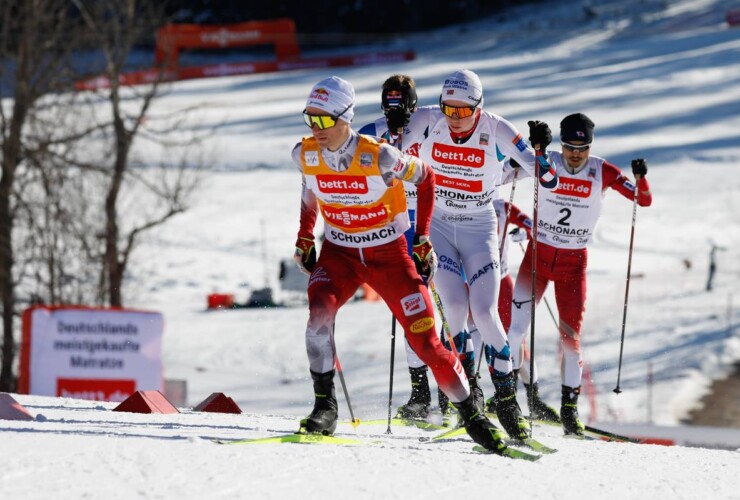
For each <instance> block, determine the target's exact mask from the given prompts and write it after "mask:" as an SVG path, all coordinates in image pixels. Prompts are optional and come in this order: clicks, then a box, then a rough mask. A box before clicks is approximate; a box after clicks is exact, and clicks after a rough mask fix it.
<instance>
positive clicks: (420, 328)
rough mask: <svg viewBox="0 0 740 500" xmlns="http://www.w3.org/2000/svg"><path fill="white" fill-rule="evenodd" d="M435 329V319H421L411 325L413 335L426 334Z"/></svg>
mask: <svg viewBox="0 0 740 500" xmlns="http://www.w3.org/2000/svg"><path fill="white" fill-rule="evenodd" d="M433 327H434V318H421V319H418V320H416V321H414V322H413V323H411V327H410V330H411V333H422V332H426V331H427V330H429V329H430V328H433Z"/></svg>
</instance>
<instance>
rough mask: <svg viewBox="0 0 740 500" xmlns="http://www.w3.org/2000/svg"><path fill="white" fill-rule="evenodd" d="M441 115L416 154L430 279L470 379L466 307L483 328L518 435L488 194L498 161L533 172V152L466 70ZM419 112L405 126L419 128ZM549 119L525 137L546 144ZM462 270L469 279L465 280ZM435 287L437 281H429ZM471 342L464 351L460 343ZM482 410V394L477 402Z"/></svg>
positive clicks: (512, 430)
mask: <svg viewBox="0 0 740 500" xmlns="http://www.w3.org/2000/svg"><path fill="white" fill-rule="evenodd" d="M439 105H440V110H441V111H442V113H443V115H444V116H443V117H442V118H440V119H435V120H433V121H431V122H430V123H428V124H426V125H428V127H429V135H428V137H427V139H426V140H425V141H424V142H423V143H422V145H421V149H420V152H419V156H420V158H422V160H424V162H425V163H429V164H430V165H431V166H432V168H433V169H434V171H435V174H436V175H435V177H436V179H437V188H436V199H435V209H434V215H433V219H432V228H431V233H430V237H431V240H432V242H433V243H434V245H435V249H436V250H437V252H438V255H439V272H438V273H437V276H436V277H435V280H434V284H436V285H438V287H439V295H440V296H441V302H442V304H443V307H444V314H445V317H446V319H447V323H448V324H449V327H450V330H451V334H452V335H453V336H454V337H455V345H456V347H457V349H458V351H461V350H464V351H466V352H465V355H464V356H463V366H464V367H465V370H466V374H467V375H468V377H470V378H471V379H473V380H474V377H475V360H474V353H473V348H472V342H470V341H469V338H470V337H469V332H468V331H467V319H468V311H470V313H471V314H472V317H473V320H474V322H475V324H476V326H477V327H478V329H479V330H480V332H481V335H482V338H483V342H484V343H485V352H486V360H487V362H488V367H489V372H490V374H491V378H492V380H493V384H494V387H495V389H496V414H497V417H498V418H499V421H500V422H501V424H502V425H503V426H504V429H505V430H506V432H507V433H508V434H509V435H510V436H511V437H513V438H515V439H522V438H524V437H527V436H528V435H530V434H531V429H530V428H529V424H528V422H527V421H526V420H525V419H524V418H523V417H522V414H521V409H520V408H519V404H518V403H517V400H516V385H515V380H514V374H513V371H512V359H511V352H510V348H509V343H508V340H507V338H506V332H505V331H504V328H503V325H502V324H501V320H500V318H499V316H498V312H497V304H498V298H499V285H500V279H501V270H500V261H499V243H498V222H497V218H496V213H495V211H494V209H493V200H495V199H497V198H499V197H500V196H499V192H498V186H499V185H500V184H501V179H502V169H503V164H502V162H503V160H504V159H505V158H507V157H511V158H514V159H516V160H517V161H518V162H519V163H520V164H521V165H523V166H524V167H523V168H524V169H526V170H528V171H529V172H530V174H534V173H535V172H534V166H533V165H534V162H535V155H534V153H533V151H532V150H531V149H529V147H528V146H527V144H526V142H525V140H524V139H523V138H522V136H521V134H519V132H518V131H517V130H516V128H515V127H514V126H513V125H512V124H511V123H509V122H508V121H506V120H505V119H503V118H502V117H500V116H497V115H495V114H493V113H489V112H486V111H483V110H482V106H483V87H482V85H481V82H480V79H479V78H478V75H476V74H475V73H473V72H472V71H470V70H462V71H456V72H454V73H453V74H452V75H450V76H449V77H447V78H446V79H445V80H444V83H443V85H442V93H441V95H440V99H439ZM417 120H419V118H417V116H416V115H413V116H412V117H411V122H410V126H411V127H416V126H418V125H417V124H416V121H417ZM549 136H550V130H549V128H548V127H547V124H545V123H542V122H530V140H531V141H532V142H533V143H534V144H544V143H545V142H549V141H547V138H548V137H549ZM536 175H537V176H538V178H539V180H540V182H541V183H542V185H543V186H544V187H545V188H548V189H550V188H553V187H554V186H555V185H557V177H556V175H555V172H554V170H553V169H552V168H551V167H550V165H549V164H548V163H547V161H546V160H545V159H542V161H541V163H540V165H539V166H538V172H537V173H536ZM463 268H464V269H465V273H466V277H467V283H466V282H464V281H463V279H462V269H463ZM432 288H433V291H434V285H432ZM466 345H469V346H470V348H469V351H468V349H467V348H464V349H463V347H464V346H466ZM477 404H478V405H479V408H480V410H481V411H482V410H483V405H484V401H483V396H482V393H480V400H479V401H478V402H477Z"/></svg>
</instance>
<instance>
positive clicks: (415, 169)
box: [292, 76, 506, 453]
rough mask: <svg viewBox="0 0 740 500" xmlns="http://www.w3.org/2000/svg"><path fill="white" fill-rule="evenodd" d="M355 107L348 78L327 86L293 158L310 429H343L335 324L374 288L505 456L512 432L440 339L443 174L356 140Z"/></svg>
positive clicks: (470, 424)
mask: <svg viewBox="0 0 740 500" xmlns="http://www.w3.org/2000/svg"><path fill="white" fill-rule="evenodd" d="M354 98H355V92H354V88H353V87H352V85H351V84H350V83H349V82H347V81H345V80H343V79H341V78H338V77H335V76H334V77H330V78H327V79H324V80H322V81H320V82H318V83H317V84H316V85H315V86H314V87H313V89H312V90H311V92H310V94H309V97H308V99H307V101H306V108H305V110H304V111H303V118H304V121H305V122H306V124H307V125H308V126H309V127H310V128H311V133H312V135H311V136H309V137H305V138H304V139H303V140H302V141H301V142H299V143H298V144H297V145H296V146H295V148H294V149H293V152H292V157H293V161H294V162H295V163H296V164H297V165H298V168H299V170H300V172H301V174H302V179H303V186H302V194H301V213H300V229H299V232H298V239H297V241H296V251H295V260H296V263H297V264H298V266H299V268H300V269H301V270H303V271H304V272H306V273H309V274H310V277H309V282H308V304H309V318H308V325H307V327H306V350H307V354H308V360H309V367H310V373H311V378H312V379H313V386H314V393H315V403H314V408H313V410H312V411H311V413H310V414H309V415H308V417H307V418H306V419H305V420H304V425H305V429H306V431H307V432H311V433H322V434H331V433H333V432H334V430H335V429H336V425H337V417H338V412H337V400H336V396H335V390H334V373H335V361H336V353H335V351H334V341H333V340H334V339H333V335H334V320H335V317H336V314H337V311H338V309H339V308H340V307H341V306H342V305H343V304H344V303H345V302H347V300H349V299H350V298H351V297H352V296H353V294H354V292H355V290H356V289H357V287H358V286H359V285H360V284H362V283H364V282H366V283H367V284H369V285H370V286H372V287H373V289H375V290H376V291H377V292H378V294H380V296H381V297H382V298H383V300H384V301H385V302H386V304H388V307H389V308H390V309H391V311H392V312H393V315H394V316H395V317H396V319H397V320H398V321H399V322H400V323H401V325H402V327H403V329H404V333H405V335H406V338H407V339H408V341H409V343H410V344H411V346H412V348H413V349H414V351H415V352H416V353H417V354H418V355H419V357H420V358H421V359H422V360H423V361H424V362H425V363H426V364H427V365H428V366H429V367H430V368H431V369H432V373H433V374H434V377H435V379H436V380H437V384H438V385H439V387H441V388H442V390H443V391H444V392H445V393H446V394H447V396H448V397H449V398H450V400H451V401H453V404H454V405H455V407H456V408H457V409H458V411H459V412H460V415H461V417H462V419H463V423H464V425H465V429H466V430H467V432H468V434H470V436H471V437H472V438H473V439H474V440H475V441H476V442H478V443H479V444H480V445H482V446H483V447H485V448H487V449H489V450H491V451H495V452H499V453H501V452H502V451H503V450H504V449H505V448H506V445H505V444H504V442H503V440H502V437H503V433H502V432H501V431H499V430H498V429H497V428H496V427H495V426H494V425H493V424H492V423H491V422H490V421H489V420H488V419H487V418H486V417H485V416H484V415H483V414H481V413H480V412H479V411H478V409H477V408H476V405H475V402H474V400H473V397H472V395H471V393H470V388H469V386H468V383H467V380H466V378H465V375H464V372H463V369H462V367H461V366H460V361H459V360H458V359H457V358H456V357H455V356H454V355H453V354H452V353H451V352H450V351H448V350H447V349H445V348H444V346H443V345H442V344H441V343H440V341H439V339H438V338H437V335H436V333H435V327H434V326H435V325H434V323H435V321H434V313H433V308H432V307H433V306H432V302H431V299H430V297H429V293H428V291H427V288H426V286H424V281H423V279H422V277H425V278H427V279H431V278H432V276H433V275H434V271H435V268H436V256H435V254H434V250H433V249H432V244H431V242H430V241H429V237H428V232H429V224H430V221H431V216H432V210H433V204H434V173H433V171H432V170H431V169H430V168H429V167H428V166H427V165H426V164H425V163H423V162H422V161H421V160H419V159H418V158H417V157H415V156H411V155H406V154H404V153H402V152H401V151H399V150H398V149H397V148H395V147H394V146H392V145H390V144H381V143H378V142H377V141H375V140H374V139H372V138H371V137H368V136H363V135H359V134H358V133H356V132H355V131H353V130H352V128H351V127H350V122H351V121H352V117H353V115H354ZM402 180H406V181H411V182H413V183H414V184H416V186H417V190H418V204H417V212H416V216H417V224H416V235H415V236H414V258H413V260H412V258H411V257H410V256H409V254H408V252H407V249H406V241H405V239H404V238H403V232H404V231H406V229H408V227H409V219H408V214H407V212H406V196H405V194H404V190H403V185H402V183H401V181H402ZM319 212H321V215H322V216H323V218H324V222H325V226H326V231H325V236H326V240H325V242H324V244H323V245H322V247H321V253H320V255H318V258H317V255H316V248H315V245H314V234H313V230H314V225H315V222H316V217H317V215H318V213H319Z"/></svg>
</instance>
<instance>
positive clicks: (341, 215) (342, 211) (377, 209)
mask: <svg viewBox="0 0 740 500" xmlns="http://www.w3.org/2000/svg"><path fill="white" fill-rule="evenodd" d="M321 213H322V214H323V216H324V218H325V219H326V221H327V222H330V223H331V224H333V225H335V226H342V227H345V228H354V229H362V228H368V227H375V226H379V225H381V224H385V223H386V222H388V209H387V208H386V206H385V205H384V204H383V203H378V204H376V205H373V206H371V207H341V208H336V207H332V206H329V205H325V206H323V207H321Z"/></svg>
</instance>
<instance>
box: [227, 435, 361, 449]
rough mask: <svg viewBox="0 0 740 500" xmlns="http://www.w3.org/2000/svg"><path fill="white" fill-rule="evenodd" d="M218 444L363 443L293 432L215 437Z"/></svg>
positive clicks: (351, 444) (355, 440)
mask: <svg viewBox="0 0 740 500" xmlns="http://www.w3.org/2000/svg"><path fill="white" fill-rule="evenodd" d="M216 443H218V444H272V443H301V444H334V445H343V446H357V445H362V444H365V443H364V442H363V441H360V440H358V439H349V438H341V437H335V436H325V435H323V434H307V433H301V432H293V433H290V434H281V435H279V436H272V437H266V438H256V439H235V440H229V439H217V440H216Z"/></svg>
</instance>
